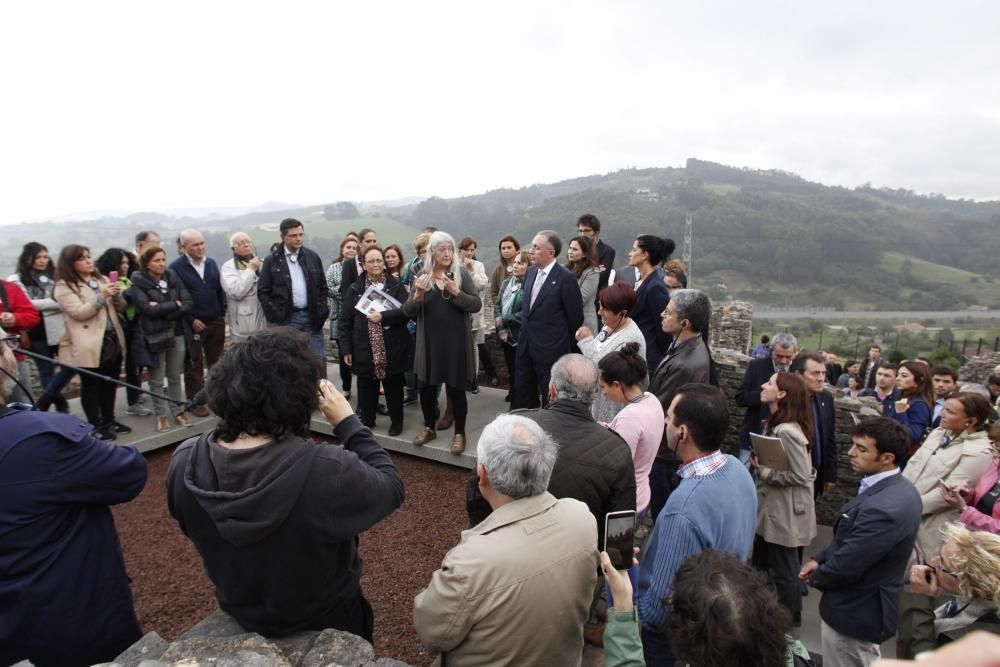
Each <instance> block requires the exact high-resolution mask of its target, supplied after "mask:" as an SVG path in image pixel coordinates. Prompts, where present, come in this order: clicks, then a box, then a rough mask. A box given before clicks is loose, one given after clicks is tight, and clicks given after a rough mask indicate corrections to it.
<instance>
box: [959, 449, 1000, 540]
mask: <svg viewBox="0 0 1000 667" xmlns="http://www.w3.org/2000/svg"><path fill="white" fill-rule="evenodd" d="M998 467H1000V462H997V461H994V463H993V465H991V466H990V467H989V468H987V469H986V472H984V473H983V476H982V477H980V478H979V482H977V483H976V488H975V490H974V491H973V492H972V496H971V497H970V498H969V499H968V501H967V505H966V508H965V509H964V510H962V515H961V516H960V517H959V519H960V520H961V521H962V523H964V524H965V525H966V526H968V527H969V528H971V529H973V530H982V531H986V532H990V533H994V534H996V533H1000V501H998V502H997V504H996V505H994V506H993V516H986V515H985V514H983V513H982V512H980V511H979V510H977V509H976V507H975V505H976V503H978V502H979V499H980V498H982V497H983V496H984V495H986V494H987V493H989V491H990V489H992V488H993V485H994V484H996V483H997V474H998V472H1000V468H998Z"/></svg>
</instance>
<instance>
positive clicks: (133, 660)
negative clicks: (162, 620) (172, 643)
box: [115, 632, 169, 667]
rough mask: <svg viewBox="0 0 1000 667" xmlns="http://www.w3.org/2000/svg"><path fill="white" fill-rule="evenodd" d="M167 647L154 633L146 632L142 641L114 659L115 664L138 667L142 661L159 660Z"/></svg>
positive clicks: (163, 640) (165, 641)
mask: <svg viewBox="0 0 1000 667" xmlns="http://www.w3.org/2000/svg"><path fill="white" fill-rule="evenodd" d="M168 646H169V644H168V643H167V640H166V639H164V638H163V637H161V636H160V635H158V634H156V633H155V632H147V633H146V634H145V635H143V636H142V639H140V640H139V641H137V642H136V643H134V644H132V645H131V646H130V647H128V648H127V649H125V651H124V652H122V653H121V654H120V655H119V656H118V657H117V658H115V664H116V665H121V667H138V665H139V664H140V663H141V662H143V661H144V660H159V659H160V656H162V655H163V652H164V651H166V650H167V647H168Z"/></svg>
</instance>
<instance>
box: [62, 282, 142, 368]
mask: <svg viewBox="0 0 1000 667" xmlns="http://www.w3.org/2000/svg"><path fill="white" fill-rule="evenodd" d="M99 282H100V284H101V285H107V284H108V279H107V278H104V277H103V276H102V277H101V278H100V280H99ZM53 297H55V300H56V301H57V302H58V303H59V308H60V309H61V310H62V312H63V315H65V326H64V328H63V333H62V336H60V337H59V361H64V362H66V363H67V364H72V365H73V366H80V367H81V368H97V367H98V366H99V365H100V361H101V343H102V342H103V341H104V329H105V327H106V326H107V323H108V317H109V316H110V317H111V325H112V326H113V327H114V329H115V334H116V335H117V336H118V344H119V345H120V346H121V349H122V355H124V354H125V334H124V333H122V327H121V324H119V323H118V315H117V313H116V312H115V310H116V309H117V310H124V309H125V301H124V299H123V300H122V301H121V302H120V303H118V304H113V303H112V302H111V301H110V300H105V302H104V306H103V307H101V306H98V305H97V295H96V294H94V290H92V289H90V287H88V286H87V285H81V284H75V285H74V286H73V287H70V286H69V285H68V284H67V283H66V281H65V280H60V281H59V282H57V283H56V288H55V291H54V292H53Z"/></svg>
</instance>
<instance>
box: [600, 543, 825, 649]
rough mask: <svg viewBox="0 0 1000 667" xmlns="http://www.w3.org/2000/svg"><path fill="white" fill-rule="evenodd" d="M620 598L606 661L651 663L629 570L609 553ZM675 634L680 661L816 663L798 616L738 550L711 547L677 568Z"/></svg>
mask: <svg viewBox="0 0 1000 667" xmlns="http://www.w3.org/2000/svg"><path fill="white" fill-rule="evenodd" d="M601 569H602V570H603V571H604V575H605V577H607V580H608V585H609V587H610V588H611V592H612V595H613V596H614V600H615V606H614V608H613V609H609V610H608V625H607V630H606V631H605V633H604V664H605V665H606V666H607V667H633V666H637V665H642V664H644V663H643V661H642V644H641V642H640V641H639V626H638V623H637V619H636V615H635V610H634V608H633V606H632V586H631V583H630V582H629V578H628V573H627V572H625V571H618V570H615V569H614V568H613V567H612V566H611V559H610V558H609V557H608V554H607V552H602V553H601ZM664 604H666V605H669V606H670V607H671V613H670V629H669V630H668V631H667V637H668V638H669V640H670V647H671V649H672V650H673V653H674V655H675V656H676V658H677V664H688V665H697V667H786V666H787V667H806V666H811V665H812V664H813V662H812V659H811V658H810V656H809V651H808V650H807V649H806V647H805V646H803V645H802V642H800V641H799V640H797V639H795V638H794V637H792V636H791V635H790V634H789V633H790V632H791V630H792V619H791V617H790V616H789V614H788V611H787V610H786V609H785V608H784V607H782V606H781V604H780V603H779V602H778V600H777V598H776V597H775V596H774V593H773V592H772V591H771V590H770V589H769V588H768V587H767V582H766V581H765V580H764V577H763V575H761V574H760V573H759V572H757V571H756V570H754V569H753V568H752V567H750V566H749V565H747V564H746V563H744V562H742V561H740V560H739V559H738V558H737V557H736V556H734V555H733V554H731V553H728V552H724V551H717V550H715V549H707V550H705V551H702V552H700V553H697V554H695V555H693V556H689V557H688V558H687V559H685V560H684V562H682V563H681V564H680V567H678V569H677V576H676V577H675V578H674V586H673V590H672V593H671V596H670V599H669V600H665V601H664Z"/></svg>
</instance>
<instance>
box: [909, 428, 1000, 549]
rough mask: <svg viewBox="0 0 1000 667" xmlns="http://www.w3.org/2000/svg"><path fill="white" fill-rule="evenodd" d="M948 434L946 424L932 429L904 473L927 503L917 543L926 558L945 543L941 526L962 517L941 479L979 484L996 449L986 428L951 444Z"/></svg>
mask: <svg viewBox="0 0 1000 667" xmlns="http://www.w3.org/2000/svg"><path fill="white" fill-rule="evenodd" d="M948 434H949V431H947V430H945V429H943V428H936V429H934V430H933V431H931V433H930V435H928V436H927V439H926V440H924V444H922V445H920V449H918V450H917V451H916V453H914V454H913V457H912V458H911V459H910V460H909V461H908V462H907V463H906V467H905V468H904V469H903V477H905V478H906V479H908V480H910V481H911V482H913V485H914V486H915V487H917V491H918V492H919V493H920V500H921V502H923V505H924V513H923V517H921V519H920V532H919V533H917V547H918V548H919V549H920V551H921V552H922V553H923V556H924V561H925V562H926V561H929V560H930V559H931V558H933V557H934V556H937V555H938V554H939V553H940V552H941V547H943V546H944V536H943V535H941V528H942V527H943V526H944V524H946V523H948V522H949V521H958V517H959V515H960V514H961V513H960V512H959V511H958V510H957V509H955V508H953V507H952V506H951V505H949V504H948V503H947V502H945V499H944V496H943V495H942V494H941V484H940V482H941V481H942V480H944V481H945V482H947V483H948V484H950V485H955V484H957V483H958V482H962V481H965V482H968V484H969V486H970V487H975V486H976V482H978V481H979V478H980V477H982V476H983V473H985V472H986V469H987V468H989V467H990V463H992V462H993V450H992V448H991V447H990V439H989V438H988V437H987V435H986V432H985V431H977V432H975V433H971V434H970V433H966V432H964V431H963V432H962V433H960V434H959V435H958V437H956V438H955V439H953V440H952V441H951V442H950V443H948V446H947V447H942V446H941V445H942V443H943V442H944V436H945V435H948Z"/></svg>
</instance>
